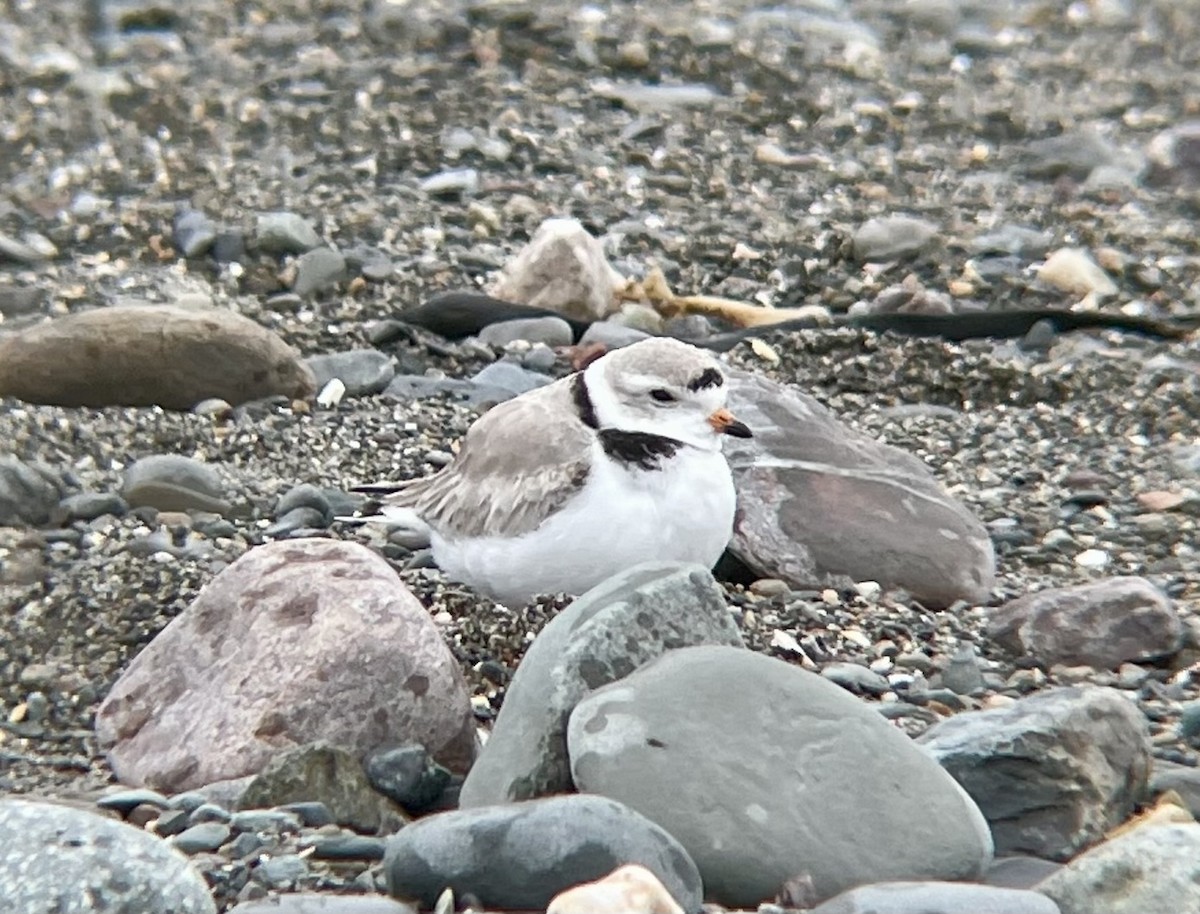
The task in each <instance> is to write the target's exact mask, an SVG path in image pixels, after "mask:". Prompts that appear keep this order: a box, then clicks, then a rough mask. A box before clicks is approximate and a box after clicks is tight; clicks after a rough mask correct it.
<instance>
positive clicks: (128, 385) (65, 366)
mask: <svg viewBox="0 0 1200 914" xmlns="http://www.w3.org/2000/svg"><path fill="white" fill-rule="evenodd" d="M314 390H315V381H314V380H313V376H312V372H311V371H310V370H309V369H308V368H307V366H305V364H304V363H303V361H302V360H301V359H300V356H299V354H298V353H297V352H296V351H295V350H294V349H292V348H291V347H290V346H288V345H287V344H286V343H285V342H284V341H283V340H282V339H280V338H279V336H278V335H276V334H275V333H274V332H273V331H271V330H269V329H267V328H266V327H263V326H261V325H259V324H257V323H255V322H254V321H252V320H250V319H249V318H246V317H242V316H241V315H240V314H235V313H233V312H232V311H223V310H220V309H215V308H214V309H210V310H205V311H192V310H187V309H183V308H175V307H169V306H157V305H147V306H144V307H142V306H125V307H113V308H97V309H95V310H93V311H84V312H80V313H78V314H72V315H69V316H67V317H62V318H58V319H57V320H51V321H46V322H44V323H40V324H37V325H36V326H33V327H30V328H29V329H27V330H24V331H22V332H21V333H17V334H14V335H12V336H10V337H8V338H6V339H4V340H2V341H0V396H10V397H16V398H17V399H19V400H25V401H26V402H29V403H44V404H48V405H51V406H94V407H103V406H162V407H166V408H168V409H191V408H192V407H193V406H195V405H196V404H197V403H199V402H200V401H202V400H206V399H211V398H213V397H219V398H221V399H223V400H226V401H228V402H229V403H232V404H235V405H236V404H238V403H244V402H246V401H247V400H256V399H260V398H262V397H269V396H274V395H278V394H282V395H284V396H289V397H294V398H304V397H308V396H310V395H311V394H312V393H313V392H314Z"/></svg>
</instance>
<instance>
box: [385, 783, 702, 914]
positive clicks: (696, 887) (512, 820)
mask: <svg viewBox="0 0 1200 914" xmlns="http://www.w3.org/2000/svg"><path fill="white" fill-rule="evenodd" d="M625 863H637V864H641V865H642V866H644V867H646V869H648V870H650V871H651V872H652V873H654V875H656V876H657V877H658V878H659V879H660V880H661V881H662V883H663V885H664V886H666V888H667V890H668V891H669V892H670V893H671V894H672V895H673V896H674V897H675V899H676V900H677V901H678V902H679V903H680V904H681V905H682V906H683V909H684V910H685V911H689V912H690V911H697V910H699V908H700V903H701V901H702V900H703V898H702V888H701V883H700V874H699V873H698V872H697V871H696V865H695V864H694V863H693V862H692V860H691V858H690V857H689V856H688V854H687V852H686V851H685V850H684V849H683V848H682V847H680V846H679V842H678V841H676V840H675V839H674V838H672V837H671V836H670V835H669V834H667V832H665V831H663V829H662V828H660V827H659V826H657V825H655V824H654V823H653V822H651V821H650V820H648V819H646V818H645V817H643V816H641V815H639V814H638V813H636V812H634V811H633V810H631V809H628V808H626V807H625V806H622V805H621V804H620V803H617V802H615V801H613V800H609V799H605V798H604V797H594V796H585V795H576V796H562V797H549V798H546V799H542V800H530V801H528V802H523V803H508V804H505V805H503V806H488V807H483V808H481V809H467V810H456V811H453V812H444V813H439V814H437V815H433V816H428V817H426V818H424V819H420V820H418V821H416V822H414V823H412V824H411V825H408V826H406V827H405V828H403V829H401V830H400V831H399V832H398V833H397V834H395V835H393V836H392V837H391V838H390V839H389V841H388V849H387V855H386V856H385V857H384V861H383V868H384V874H385V876H386V877H387V885H388V893H389V894H390V895H392V896H393V897H394V898H403V899H414V900H417V901H420V902H421V904H422V905H426V906H432V905H433V904H434V903H435V902H436V901H437V898H438V896H439V895H440V894H441V892H442V890H443V889H445V888H447V887H449V888H451V889H453V890H454V893H455V895H463V894H465V893H467V892H469V893H471V894H472V895H474V896H475V897H476V898H478V899H479V901H480V902H482V903H483V905H484V907H486V908H489V909H508V908H519V909H535V910H541V909H544V908H545V907H546V905H547V904H548V903H549V902H550V900H551V899H552V898H553V897H554V896H555V895H557V894H558V893H559V892H561V891H563V890H564V889H567V888H570V887H572V886H575V885H578V884H580V883H581V882H590V881H592V880H594V879H598V878H600V877H601V876H607V875H608V874H609V873H610V872H612V871H613V870H614V869H616V868H617V867H618V866H621V865H622V864H625Z"/></svg>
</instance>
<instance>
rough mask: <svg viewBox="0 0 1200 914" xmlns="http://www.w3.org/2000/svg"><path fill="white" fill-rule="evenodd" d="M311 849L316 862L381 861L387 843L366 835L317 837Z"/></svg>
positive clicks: (312, 842)
mask: <svg viewBox="0 0 1200 914" xmlns="http://www.w3.org/2000/svg"><path fill="white" fill-rule="evenodd" d="M311 847H312V848H313V856H314V857H316V858H317V859H318V860H382V859H383V855H384V852H385V851H386V850H387V843H386V842H385V841H384V839H383V838H372V837H367V836H366V835H345V834H343V835H318V836H316V837H315V838H313V839H312V841H311Z"/></svg>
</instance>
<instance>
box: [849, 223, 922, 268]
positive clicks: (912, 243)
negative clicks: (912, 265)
mask: <svg viewBox="0 0 1200 914" xmlns="http://www.w3.org/2000/svg"><path fill="white" fill-rule="evenodd" d="M937 234H938V228H937V226H936V225H934V224H933V223H931V222H926V221H925V220H924V219H914V218H912V217H911V216H885V217H882V218H880V219H871V220H868V221H867V222H864V223H863V224H862V225H861V226H859V228H858V230H857V231H856V232H855V233H854V237H853V239H852V242H851V243H852V244H853V246H854V256H855V258H856V259H858V260H896V259H897V258H901V257H912V256H915V255H916V254H920V253H921V252H922V251H924V250H926V249H927V248H928V247H929V246H930V245H931V244H932V243H933V241H934V240H935V239H936V238H937Z"/></svg>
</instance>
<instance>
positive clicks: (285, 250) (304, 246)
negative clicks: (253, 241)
mask: <svg viewBox="0 0 1200 914" xmlns="http://www.w3.org/2000/svg"><path fill="white" fill-rule="evenodd" d="M255 235H256V236H257V238H258V246H259V248H260V249H261V250H263V251H266V252H267V253H268V254H303V253H304V252H305V251H311V250H312V249H313V248H315V247H317V246H318V245H319V244H320V243H321V236H320V235H318V234H317V233H316V231H315V230H314V229H313V227H312V226H311V225H309V224H308V222H307V220H305V219H304V218H303V217H302V216H298V215H296V214H295V213H261V214H260V215H259V216H258V219H257V222H256V224H255Z"/></svg>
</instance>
